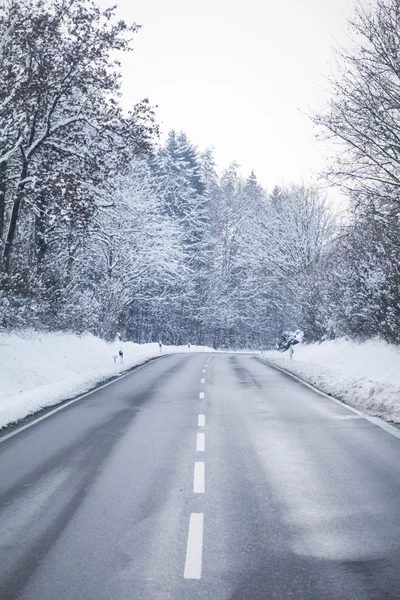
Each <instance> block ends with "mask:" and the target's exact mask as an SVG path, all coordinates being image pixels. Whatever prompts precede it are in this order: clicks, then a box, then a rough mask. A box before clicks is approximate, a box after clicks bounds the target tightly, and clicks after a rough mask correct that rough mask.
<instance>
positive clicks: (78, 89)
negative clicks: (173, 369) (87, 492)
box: [0, 0, 400, 348]
mask: <svg viewBox="0 0 400 600" xmlns="http://www.w3.org/2000/svg"><path fill="white" fill-rule="evenodd" d="M350 28H351V32H352V38H353V40H354V41H353V43H352V44H351V46H350V48H347V49H346V50H345V51H344V50H343V52H342V54H341V55H339V56H338V66H339V68H338V69H337V74H336V75H335V76H333V77H332V79H331V100H330V102H329V104H328V105H327V106H326V108H325V110H324V111H322V112H321V114H317V115H315V116H314V123H315V126H316V129H317V131H318V132H319V133H320V135H321V136H322V137H324V138H328V140H329V143H330V146H331V147H332V160H331V162H330V168H329V171H328V172H327V173H325V174H324V179H323V185H322V184H321V186H320V187H317V186H307V185H298V184H291V183H290V181H291V177H290V173H288V174H287V180H288V184H287V185H286V186H280V187H278V186H276V187H275V188H274V189H272V190H265V189H263V188H262V187H261V185H260V184H259V183H258V180H257V176H256V174H255V173H254V172H251V173H249V174H248V176H247V178H244V179H243V178H242V177H241V175H240V173H239V166H238V165H237V164H236V163H235V162H233V163H232V164H231V165H230V166H229V167H228V168H227V169H226V170H224V171H222V172H220V171H219V170H218V167H217V165H216V164H215V160H214V157H213V150H212V148H209V149H206V150H201V151H200V150H199V149H198V148H197V147H196V146H195V144H194V143H193V142H192V141H191V140H190V139H188V136H187V135H186V134H185V132H182V131H171V132H170V133H169V134H168V136H167V138H166V139H165V138H160V134H159V128H158V125H157V120H156V113H155V110H154V109H153V107H152V106H151V105H150V104H149V102H148V101H147V100H146V99H144V100H143V101H142V102H140V103H139V104H136V105H134V106H132V109H131V111H130V112H129V113H127V112H125V111H124V110H123V109H122V107H121V75H120V63H119V61H118V59H119V57H120V56H121V53H125V52H129V51H131V50H132V49H133V42H134V39H135V35H136V32H137V30H138V26H137V25H127V24H125V23H124V22H122V21H119V20H118V19H117V18H116V16H115V10H114V9H112V8H111V9H109V10H106V11H101V10H100V9H99V8H98V7H96V5H95V3H93V2H91V1H90V0H72V1H71V0H7V1H6V2H5V4H4V5H3V7H2V8H0V258H1V264H0V328H3V329H13V330H15V329H19V328H27V327H31V328H36V329H42V330H43V329H44V330H68V331H73V332H77V333H80V332H84V331H88V332H92V333H94V334H95V335H98V336H100V337H102V338H104V339H106V340H111V339H114V338H115V336H116V335H117V334H119V335H120V336H121V338H123V339H126V340H132V341H136V342H148V341H155V340H158V339H162V340H163V341H164V342H165V343H173V344H182V343H189V342H190V343H192V344H205V345H211V346H214V347H215V348H269V347H272V346H273V345H274V343H275V341H276V340H277V339H279V338H280V337H281V335H282V333H283V332H284V331H285V330H296V329H300V330H302V331H304V335H305V338H306V339H307V340H322V339H331V338H335V337H338V336H344V335H347V336H349V337H350V338H369V337H373V336H380V337H382V338H383V339H385V340H387V341H389V342H393V343H400V291H399V285H400V243H399V242H400V223H399V219H400V169H399V167H400V108H399V107H400V2H399V1H398V0H378V2H375V3H373V4H371V5H370V6H369V7H368V8H367V9H362V8H358V10H357V13H356V16H355V18H354V21H353V22H352V23H351V25H350ZM161 139H162V140H163V141H160V140H161ZM211 143H212V140H211ZM266 168H268V165H266ZM327 181H329V183H330V184H331V185H333V186H337V187H338V188H339V189H340V190H341V193H342V194H343V195H344V196H345V198H346V210H345V212H343V209H341V210H340V211H339V210H338V209H337V207H335V206H334V205H332V204H331V203H330V202H328V200H327V197H326V192H325V191H324V189H326V182H327Z"/></svg>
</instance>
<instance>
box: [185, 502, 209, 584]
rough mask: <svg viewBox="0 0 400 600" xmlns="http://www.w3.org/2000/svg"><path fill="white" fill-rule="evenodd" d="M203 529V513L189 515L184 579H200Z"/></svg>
mask: <svg viewBox="0 0 400 600" xmlns="http://www.w3.org/2000/svg"><path fill="white" fill-rule="evenodd" d="M203 528H204V513H192V514H191V515H190V522H189V533H188V541H187V548H186V561H185V570H184V573H183V577H184V578H185V579H201V566H202V556H203Z"/></svg>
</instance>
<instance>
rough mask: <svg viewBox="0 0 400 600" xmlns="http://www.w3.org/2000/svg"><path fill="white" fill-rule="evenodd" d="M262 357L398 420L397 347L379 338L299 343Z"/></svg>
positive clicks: (361, 406)
mask: <svg viewBox="0 0 400 600" xmlns="http://www.w3.org/2000/svg"><path fill="white" fill-rule="evenodd" d="M261 358H262V360H264V361H266V362H268V363H272V364H274V365H276V366H278V367H281V368H283V369H285V370H287V371H290V372H291V373H294V374H295V375H297V376H298V377H300V378H301V379H303V380H304V381H307V382H308V383H311V384H312V385H314V386H315V387H317V388H318V389H320V390H322V391H323V392H325V393H327V394H330V395H331V396H334V397H335V398H338V399H339V400H342V401H343V402H346V403H347V404H349V405H351V406H353V407H355V408H357V409H359V410H361V411H364V412H367V413H369V414H371V415H374V416H379V417H383V418H384V419H386V420H387V421H394V422H400V349H399V348H398V347H397V346H392V345H390V344H387V343H385V342H383V341H381V340H369V341H367V342H364V343H356V342H351V341H348V340H345V339H339V340H334V341H327V342H321V343H319V344H307V345H306V344H298V345H297V346H295V347H294V357H293V359H292V360H290V357H289V353H288V352H285V353H280V352H275V351H271V352H264V353H263V355H262V357H261Z"/></svg>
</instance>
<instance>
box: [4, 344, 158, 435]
mask: <svg viewBox="0 0 400 600" xmlns="http://www.w3.org/2000/svg"><path fill="white" fill-rule="evenodd" d="M164 356H168V354H165V355H164ZM164 356H157V358H155V359H152V360H149V361H148V362H146V363H144V364H143V365H138V366H137V367H132V369H131V370H130V371H128V372H127V373H123V374H122V375H119V376H118V377H116V378H115V379H113V380H112V381H109V382H108V383H104V384H103V385H100V386H99V387H97V388H95V389H94V390H90V391H89V392H85V393H84V394H82V395H81V396H78V397H77V398H74V399H73V400H69V402H65V403H64V404H62V405H61V406H58V407H57V408H55V409H54V410H50V411H49V412H47V413H46V414H45V415H43V416H42V417H38V418H37V419H34V420H33V421H31V422H30V423H27V424H26V425H22V427H18V429H14V431H11V432H10V433H7V434H6V435H3V436H1V434H0V444H1V443H2V442H5V441H6V440H8V439H9V438H11V437H14V435H17V433H21V431H24V429H28V428H29V427H32V426H33V425H36V423H40V421H44V419H47V418H48V417H51V415H54V414H55V413H57V412H58V411H60V410H63V409H64V408H67V406H70V405H71V404H74V403H75V402H78V401H79V400H82V399H83V398H86V396H90V394H94V393H95V392H98V391H99V390H102V389H103V388H105V387H107V386H108V385H111V384H112V383H115V382H116V381H119V380H120V379H123V378H124V377H127V376H128V375H132V373H134V372H135V371H139V369H143V367H147V365H149V364H150V363H151V362H153V361H154V360H159V359H160V358H164Z"/></svg>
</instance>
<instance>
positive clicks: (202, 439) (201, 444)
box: [196, 433, 206, 452]
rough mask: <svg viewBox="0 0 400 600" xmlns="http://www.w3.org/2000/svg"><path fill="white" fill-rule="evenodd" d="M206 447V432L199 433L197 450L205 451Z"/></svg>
mask: <svg viewBox="0 0 400 600" xmlns="http://www.w3.org/2000/svg"><path fill="white" fill-rule="evenodd" d="M205 449H206V434H205V433H198V434H197V440H196V450H197V452H204V451H205Z"/></svg>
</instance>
